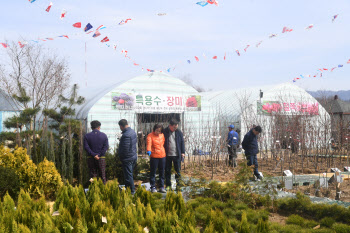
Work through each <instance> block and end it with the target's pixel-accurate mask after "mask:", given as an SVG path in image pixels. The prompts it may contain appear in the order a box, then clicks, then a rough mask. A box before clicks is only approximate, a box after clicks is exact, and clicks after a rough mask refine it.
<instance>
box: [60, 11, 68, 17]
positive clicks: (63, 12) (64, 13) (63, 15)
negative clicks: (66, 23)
mask: <svg viewBox="0 0 350 233" xmlns="http://www.w3.org/2000/svg"><path fill="white" fill-rule="evenodd" d="M66 13H67V11H66V10H65V9H63V10H62V12H61V17H60V19H63V18H64V17H66Z"/></svg>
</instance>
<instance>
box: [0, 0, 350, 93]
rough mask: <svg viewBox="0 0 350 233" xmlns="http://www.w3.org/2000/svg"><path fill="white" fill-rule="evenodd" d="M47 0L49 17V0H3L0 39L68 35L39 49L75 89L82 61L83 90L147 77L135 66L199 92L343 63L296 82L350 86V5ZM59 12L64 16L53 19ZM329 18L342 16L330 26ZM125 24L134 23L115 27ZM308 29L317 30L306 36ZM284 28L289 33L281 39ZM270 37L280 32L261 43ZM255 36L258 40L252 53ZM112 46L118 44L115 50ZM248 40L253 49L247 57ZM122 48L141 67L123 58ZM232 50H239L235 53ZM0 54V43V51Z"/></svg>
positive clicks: (338, 0)
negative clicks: (90, 29)
mask: <svg viewBox="0 0 350 233" xmlns="http://www.w3.org/2000/svg"><path fill="white" fill-rule="evenodd" d="M52 2H53V6H52V8H51V11H50V12H49V13H48V12H46V11H45V9H46V7H47V6H48V5H49V3H50V0H36V1H35V2H34V3H29V2H28V1H27V0H11V1H2V2H1V14H0V19H1V30H0V42H3V41H5V40H15V41H18V40H19V38H21V37H23V38H25V39H26V40H36V39H37V38H47V37H54V36H59V35H63V34H66V35H68V36H69V37H70V39H66V38H57V39H55V40H54V41H48V42H41V43H42V44H44V45H45V46H47V47H48V48H50V49H52V50H53V51H54V52H56V53H58V54H59V55H61V56H64V57H66V58H67V61H68V64H69V67H70V70H71V73H72V83H79V85H80V86H81V87H85V86H86V84H85V80H86V76H85V67H84V64H85V61H86V62H87V65H88V69H87V84H88V87H93V86H101V85H109V84H112V83H116V82H118V81H120V80H126V79H130V78H133V77H135V76H137V75H141V74H143V73H146V71H142V70H141V66H142V67H144V68H149V69H155V70H160V69H163V70H166V69H167V68H172V69H171V72H170V74H171V75H173V76H175V77H180V78H181V77H183V76H187V77H190V78H191V79H193V82H194V83H195V84H197V85H199V86H202V87H204V88H207V89H213V90H223V89H230V88H231V89H232V88H240V87H249V86H257V85H266V84H278V83H282V82H291V80H292V79H293V78H294V77H299V75H300V74H302V75H307V74H310V75H313V74H316V73H317V69H319V68H329V69H330V68H332V67H335V66H338V64H344V67H343V68H339V69H335V70H334V71H333V72H325V73H324V75H323V78H305V79H304V80H301V81H299V82H297V83H296V84H297V85H299V86H301V87H303V88H305V89H307V90H319V89H321V90H325V89H327V90H344V89H345V90H349V89H350V64H346V62H347V61H348V60H349V59H350V45H349V41H350V30H349V26H350V15H349V12H350V1H349V0H307V1H305V0H294V1H282V0H240V1H236V0H220V1H219V6H215V5H207V6H205V7H200V6H198V5H196V4H195V3H196V2H197V0H194V1H192V0H176V1H168V0H149V1H146V0H124V1H120V0H98V1H97V0H96V1H90V0H59V1H55V0H52ZM62 9H66V10H67V15H66V18H65V19H63V20H60V19H59V16H60V12H61V10H62ZM158 13H166V15H165V16H158V15H157V14H158ZM336 14H339V17H338V18H337V19H336V20H335V22H334V23H332V16H333V15H336ZM126 18H131V19H132V20H131V21H129V22H128V23H127V24H125V25H122V26H119V25H117V24H118V23H119V22H120V21H121V20H122V19H126ZM76 22H82V24H83V27H84V26H85V25H86V24H87V23H91V24H92V25H93V26H94V28H97V27H98V26H100V25H102V24H103V25H104V26H106V27H107V28H106V29H104V30H101V34H102V35H101V36H100V37H98V38H92V37H91V36H92V35H91V34H88V35H86V34H84V33H82V29H76V28H74V27H72V24H73V23H76ZM310 24H314V28H313V29H311V30H305V27H307V26H308V25H310ZM284 26H287V27H289V28H292V29H294V30H293V32H290V33H285V34H282V33H281V32H282V28H283V27H284ZM271 33H276V34H278V36H277V37H276V38H273V39H268V36H269V35H270V34H271ZM105 36H108V37H109V38H110V40H111V41H110V44H111V47H109V48H108V47H107V46H106V45H105V44H103V43H101V42H100V40H101V39H102V38H103V37H105ZM260 40H263V42H262V44H261V45H260V47H259V48H256V47H255V45H256V43H257V42H259V41H260ZM85 43H86V45H87V53H86V54H85ZM113 44H117V46H118V47H117V51H114V50H113V48H112V47H113ZM247 44H249V45H251V47H250V48H248V50H247V52H244V48H245V46H246V45H247ZM122 49H125V50H127V51H128V55H129V56H130V57H131V58H132V59H133V60H134V61H135V62H136V63H138V64H140V66H134V65H133V62H131V61H130V60H128V59H125V57H124V56H123V55H122V54H121V53H120V51H121V50H122ZM235 49H239V50H240V53H241V56H240V57H238V56H237V54H236V53H235ZM3 52H4V48H2V47H0V55H2V53H3ZM225 52H226V54H227V55H226V60H223V57H224V54H225ZM203 53H204V54H205V55H206V58H204V57H203ZM194 56H198V57H199V59H200V61H199V62H196V61H195V59H194ZM213 56H218V59H217V60H214V59H212V57H213ZM1 60H2V61H3V58H2V59H1ZM187 60H191V64H188V63H187ZM175 65H176V66H175ZM174 67H175V70H173V68H174Z"/></svg>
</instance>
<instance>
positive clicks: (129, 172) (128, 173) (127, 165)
mask: <svg viewBox="0 0 350 233" xmlns="http://www.w3.org/2000/svg"><path fill="white" fill-rule="evenodd" d="M118 124H119V128H120V130H121V131H122V134H123V135H122V137H121V138H120V141H119V148H118V155H119V158H120V161H121V162H122V168H123V173H124V179H125V188H128V187H129V188H130V190H131V194H134V193H135V185H134V177H133V172H134V168H135V166H136V162H137V151H136V144H137V136H136V133H135V131H134V130H133V129H131V128H130V127H129V125H128V121H127V120H125V119H122V120H120V121H119V122H118Z"/></svg>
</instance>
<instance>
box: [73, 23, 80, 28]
mask: <svg viewBox="0 0 350 233" xmlns="http://www.w3.org/2000/svg"><path fill="white" fill-rule="evenodd" d="M73 27H75V28H81V22H78V23H75V24H73Z"/></svg>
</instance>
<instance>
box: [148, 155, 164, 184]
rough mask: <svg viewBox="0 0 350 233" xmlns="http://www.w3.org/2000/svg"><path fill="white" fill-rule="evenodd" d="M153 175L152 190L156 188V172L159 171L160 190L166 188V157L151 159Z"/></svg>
mask: <svg viewBox="0 0 350 233" xmlns="http://www.w3.org/2000/svg"><path fill="white" fill-rule="evenodd" d="M150 165H151V174H150V178H149V180H150V183H151V188H155V187H156V172H157V169H158V171H159V188H164V168H165V157H164V158H151V160H150Z"/></svg>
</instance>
